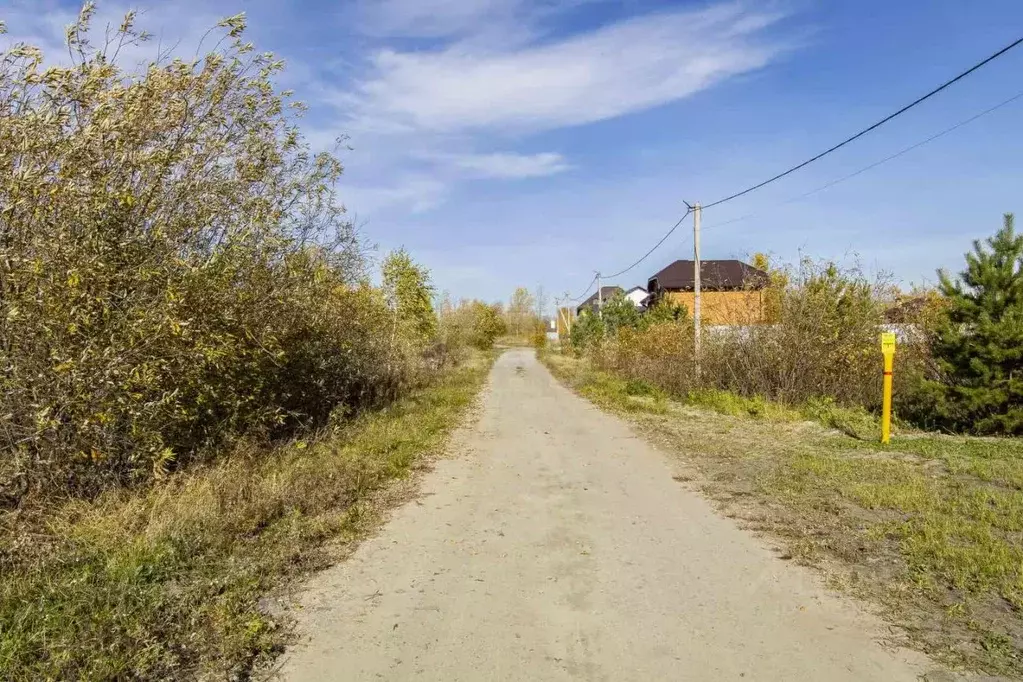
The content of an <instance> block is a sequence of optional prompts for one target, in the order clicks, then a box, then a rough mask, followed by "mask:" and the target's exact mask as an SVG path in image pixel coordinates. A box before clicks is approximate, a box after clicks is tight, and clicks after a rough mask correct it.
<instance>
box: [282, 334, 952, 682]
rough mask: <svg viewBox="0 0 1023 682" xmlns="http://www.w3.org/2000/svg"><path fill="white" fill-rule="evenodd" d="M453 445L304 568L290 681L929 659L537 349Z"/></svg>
mask: <svg viewBox="0 0 1023 682" xmlns="http://www.w3.org/2000/svg"><path fill="white" fill-rule="evenodd" d="M454 445H455V451H454V453H453V455H454V456H453V457H452V458H451V459H448V460H444V461H442V462H440V463H439V464H438V466H437V467H436V469H435V470H434V471H432V472H431V473H429V474H428V475H427V476H426V479H425V480H424V483H423V493H424V495H423V496H422V497H421V498H420V499H419V500H418V501H417V502H413V503H410V504H408V505H406V506H405V507H403V508H401V509H399V510H398V511H396V512H395V514H394V516H393V518H392V519H391V521H390V522H389V523H388V525H387V526H386V527H385V528H384V529H383V530H382V531H381V533H380V534H379V535H378V536H376V537H375V538H373V539H371V540H369V541H367V542H366V543H365V544H364V545H363V546H362V547H361V548H360V549H359V550H358V551H357V552H356V554H355V555H354V556H353V557H352V558H351V559H350V560H349V561H347V562H345V563H343V564H340V565H338V566H336V567H335V568H333V569H331V570H329V571H326V572H325V573H323V574H321V575H320V576H318V577H317V578H316V579H315V580H314V581H313V582H312V583H311V585H310V586H309V589H308V591H307V592H305V593H304V595H303V596H302V608H301V609H300V610H298V611H297V612H296V617H297V618H298V619H299V624H300V633H301V635H302V636H303V638H304V639H305V641H304V642H303V643H302V644H300V645H298V646H296V647H294V648H293V649H291V650H289V652H288V653H287V654H286V657H285V659H284V662H283V667H282V669H281V671H280V673H279V674H280V677H281V678H283V679H286V680H296V681H300V680H317V681H320V680H378V679H384V680H413V679H414V680H438V681H440V680H444V681H454V680H467V681H468V680H473V681H475V680H614V681H619V680H643V681H650V680H714V681H716V680H739V679H742V680H829V681H830V682H836V681H839V680H857V681H862V680H884V681H885V682H893V681H897V680H916V679H918V676H919V675H920V674H921V673H922V672H924V671H925V670H926V669H927V668H928V667H929V666H928V664H927V661H926V660H925V659H923V658H922V657H921V656H919V655H916V654H912V653H909V652H906V651H902V650H896V651H892V650H889V649H886V648H883V647H882V646H881V645H880V644H878V639H879V638H880V637H881V636H882V633H883V632H884V629H883V625H882V624H880V623H879V622H878V621H876V620H875V619H873V618H871V617H868V616H867V615H866V614H865V613H864V612H862V611H861V610H860V609H859V608H858V607H857V606H855V605H853V604H852V603H850V602H848V601H846V600H844V599H840V598H838V597H836V596H834V595H832V594H830V593H829V592H827V591H826V590H825V589H824V588H823V587H822V586H821V584H820V582H819V581H818V579H817V578H816V577H815V576H814V575H813V574H812V573H811V572H809V571H808V570H806V569H803V568H800V567H798V566H794V565H792V564H791V563H787V562H785V561H782V560H780V559H779V558H777V556H776V555H775V554H774V553H773V552H772V551H771V550H770V549H769V548H768V547H767V546H766V545H765V544H764V543H763V542H762V541H760V540H758V539H756V538H754V537H753V536H752V535H750V534H749V533H747V532H746V531H743V530H740V529H739V528H737V527H736V526H735V524H734V523H733V522H732V521H730V520H728V519H725V518H722V517H720V516H718V515H717V514H716V513H715V511H714V510H713V508H712V507H711V506H710V505H709V503H707V502H706V501H705V500H704V499H703V498H702V497H700V496H699V494H697V493H695V492H692V491H690V490H687V489H685V488H684V487H683V486H682V485H680V484H679V483H677V482H676V481H674V480H673V479H672V470H671V465H670V463H669V462H668V461H667V459H666V458H665V457H664V456H663V455H662V454H660V453H658V452H656V451H655V450H653V449H652V448H651V447H650V446H649V445H647V444H646V443H645V442H644V441H642V440H640V439H639V438H637V437H636V436H635V435H634V434H633V433H632V432H631V431H630V430H629V428H628V427H627V426H626V425H624V424H623V423H622V422H620V421H618V420H616V419H615V418H613V417H611V416H608V415H606V414H604V413H601V412H600V411H598V410H597V409H595V408H594V407H592V406H591V405H589V404H588V403H587V402H585V401H583V400H582V399H580V398H578V397H576V396H575V395H573V394H572V393H570V392H569V391H568V390H567V389H565V388H563V387H562V386H560V385H559V384H557V383H556V382H555V380H554V379H553V378H552V377H551V376H550V375H549V374H548V372H547V371H546V369H544V368H543V366H542V365H540V364H539V363H538V362H537V361H536V359H535V358H534V357H533V354H532V352H531V351H525V350H514V351H510V352H508V353H505V355H504V356H502V357H501V358H500V359H499V360H498V362H497V364H496V366H495V368H494V371H493V374H492V376H491V383H490V386H489V387H488V388H487V390H486V393H485V395H484V398H483V414H482V415H481V417H480V419H479V421H478V422H477V423H475V425H474V426H473V427H472V428H470V429H466V430H465V433H463V434H461V435H460V436H459V437H458V438H457V439H456V442H455V444H454ZM942 679H946V678H942Z"/></svg>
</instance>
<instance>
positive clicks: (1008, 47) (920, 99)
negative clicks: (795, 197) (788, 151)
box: [703, 38, 1023, 209]
mask: <svg viewBox="0 0 1023 682" xmlns="http://www.w3.org/2000/svg"><path fill="white" fill-rule="evenodd" d="M1020 43H1023V38H1019V39H1017V40H1015V41H1013V42H1012V43H1010V44H1008V45H1006V46H1005V47H1003V48H1002V49H1000V50H998V51H997V52H995V53H994V54H993V55H991V56H990V57H988V58H986V59H984V60H982V61H980V62H977V63H976V64H974V65H973V66H971V67H970V68H969V69H967V70H966V71H963V72H962V73H960V74H959V75H958V76H956V77H954V78H952V79H950V80H947V81H945V82H944V83H942V84H941V85H939V86H938V87H936V88H934V89H933V90H931V91H930V92H928V93H927V94H926V95H923V96H921V97H918V98H917V99H915V100H913V101H912V102H910V103H909V104H907V105H906V106H904V107H902V108H901V109H899V110H898V111H896V112H895V113H893V114H889V115H888V116H885V117H884V118H882V119H881V120H880V121H878V122H877V123H875V124H873V125H871V126H869V127H867V128H864V129H863V130H861V131H860V132H858V133H856V134H855V135H853V136H851V137H847V138H846V139H845V140H842V141H841V142H839V143H838V144H836V145H834V146H833V147H831V148H829V149H826V150H824V151H823V152H821V153H820V154H817V155H816V156H814V157H811V158H809V159H807V160H806V161H803V162H802V163H800V164H798V165H796V166H793V167H792V168H789V169H788V170H787V171H784V172H782V173H778V174H777V175H775V176H774V177H772V178H768V179H767V180H764V181H763V182H760V183H757V184H756V185H753V186H752V187H748V188H746V189H744V190H742V191H741V192H736V193H735V194H730V195H728V196H727V197H725V198H723V199H718V200H717V201H715V202H712V203H709V204H707V205H706V206H704V207H703V208H704V209H707V208H713V207H714V206H720V205H721V204H723V203H725V202H726V201H731V200H732V199H737V198H739V197H741V196H743V195H745V194H749V193H750V192H753V191H756V190H758V189H760V188H761V187H765V186H766V185H769V184H771V183H772V182H775V181H776V180H780V179H782V178H784V177H785V176H786V175H790V174H792V173H795V172H796V171H797V170H799V169H801V168H805V167H806V166H809V165H810V164H811V163H813V162H814V161H818V160H820V159H822V158H824V157H825V156H827V155H828V154H831V153H832V152H835V151H837V150H839V149H841V148H842V147H844V146H846V145H847V144H849V143H850V142H853V141H854V140H858V139H859V138H861V137H863V136H864V135H866V134H867V133H869V132H871V131H873V130H876V129H877V128H880V127H881V126H882V125H884V124H885V123H888V122H889V121H891V120H892V119H894V118H896V117H898V116H901V115H902V114H904V113H906V112H907V111H909V110H910V109H912V108H913V107H915V106H917V105H918V104H921V103H923V102H925V101H926V100H928V99H930V98H931V97H933V96H935V95H937V94H938V93H939V92H941V91H942V90H944V89H945V88H948V87H949V86H951V85H953V84H954V83H957V82H958V81H960V80H962V79H963V78H966V77H967V76H969V75H970V74H971V73H973V72H974V71H976V70H977V69H980V68H981V67H983V66H985V65H986V64H988V63H990V62H992V61H994V60H995V59H997V58H999V57H1001V56H1002V55H1003V54H1005V53H1006V52H1008V51H1009V50H1011V49H1013V48H1014V47H1016V46H1018V45H1019V44H1020Z"/></svg>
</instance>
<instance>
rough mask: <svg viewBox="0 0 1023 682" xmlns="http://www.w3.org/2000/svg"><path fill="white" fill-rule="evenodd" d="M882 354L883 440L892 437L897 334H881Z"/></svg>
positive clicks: (886, 440) (886, 441) (884, 441)
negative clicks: (893, 382) (893, 379)
mask: <svg viewBox="0 0 1023 682" xmlns="http://www.w3.org/2000/svg"><path fill="white" fill-rule="evenodd" d="M881 354H882V355H884V397H883V399H882V402H881V442H882V443H885V444H887V443H888V441H889V440H891V438H892V367H893V366H894V364H895V334H893V333H891V332H885V333H883V334H881Z"/></svg>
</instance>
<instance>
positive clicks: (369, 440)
mask: <svg viewBox="0 0 1023 682" xmlns="http://www.w3.org/2000/svg"><path fill="white" fill-rule="evenodd" d="M490 359H491V356H483V355H477V356H475V358H474V360H473V361H472V362H471V363H469V364H467V365H464V366H462V367H461V368H459V369H455V370H451V371H449V372H447V373H445V374H444V375H442V378H441V379H440V380H439V381H438V382H437V383H436V384H434V385H432V386H431V387H428V388H425V389H421V390H419V391H416V392H414V393H412V394H411V395H409V396H408V397H406V398H404V399H402V400H400V401H398V402H396V403H394V404H393V405H391V406H389V407H387V408H385V409H383V410H380V411H377V412H372V413H368V414H365V415H364V416H362V417H360V418H358V419H356V420H354V421H353V422H350V423H348V424H346V425H344V426H342V427H338V429H337V430H335V431H334V432H330V433H324V434H322V435H321V436H320V437H318V438H315V439H311V440H310V441H308V442H305V441H299V442H294V443H292V444H291V445H289V446H287V447H282V448H280V449H278V450H277V451H275V452H274V453H272V455H271V456H267V453H265V452H256V451H250V452H246V451H239V452H237V453H235V454H234V455H233V456H231V457H228V458H226V459H225V460H224V461H222V462H220V463H218V464H216V465H213V466H210V467H208V468H205V469H197V470H194V471H191V472H187V473H183V474H180V475H177V476H174V477H171V478H170V479H169V480H167V481H165V482H163V483H160V484H158V485H156V486H155V487H153V488H152V489H150V490H148V491H136V492H129V491H119V492H113V493H109V494H107V495H105V496H103V497H101V498H100V499H98V500H96V501H94V502H84V501H75V502H70V503H68V504H66V505H65V506H63V507H61V508H59V509H56V510H45V511H44V510H39V511H33V510H22V511H21V512H18V513H9V514H6V515H4V516H0V573H2V574H3V576H4V580H3V581H2V583H0V670H3V671H4V673H3V675H2V677H3V678H4V679H7V680H37V679H188V678H192V677H196V676H200V675H201V676H205V677H214V678H225V677H230V678H232V679H240V678H244V677H246V676H247V675H248V671H249V670H251V668H252V666H254V665H255V664H257V663H259V662H260V661H265V660H267V659H268V658H270V657H272V656H274V655H275V653H276V652H278V651H279V649H280V647H281V645H282V642H283V641H284V640H285V638H286V636H287V627H284V626H282V623H279V622H277V621H276V620H275V618H274V617H273V616H271V615H269V614H268V613H267V612H266V611H265V610H264V609H262V608H260V599H261V597H263V596H264V595H266V594H267V593H268V592H270V591H271V590H274V589H276V588H279V587H280V586H281V585H282V584H285V583H287V582H288V581H290V580H293V579H294V578H295V577H297V576H299V575H301V574H303V573H306V572H308V571H310V570H314V569H316V568H318V567H322V566H324V565H326V564H328V563H330V562H331V560H332V559H334V558H336V557H337V556H338V551H339V548H343V547H344V545H345V543H348V544H350V543H351V542H352V541H353V540H355V539H357V538H358V537H359V536H360V535H361V534H363V533H365V532H366V530H367V528H368V526H369V525H370V521H371V520H372V519H373V518H374V508H375V507H374V503H373V502H372V500H373V497H374V495H378V494H379V491H381V490H383V489H385V488H386V487H387V486H388V482H390V481H393V480H395V479H401V478H405V477H407V476H408V475H409V473H410V471H411V470H412V468H413V466H414V464H415V463H416V462H417V460H419V459H420V458H422V457H423V456H424V455H426V454H428V453H432V452H437V451H438V450H439V449H440V448H441V447H442V444H443V442H444V439H445V437H446V436H447V434H448V433H449V432H450V430H451V429H452V427H453V426H454V425H455V424H456V423H457V422H458V421H459V418H460V416H461V414H462V413H463V411H464V410H465V409H466V407H467V406H468V405H469V403H470V402H471V400H472V399H473V396H474V395H475V394H476V392H477V391H478V389H479V388H480V386H481V385H482V383H483V380H484V378H485V376H486V373H487V369H488V367H489V364H490V362H489V360H490ZM251 450H255V449H254V448H251Z"/></svg>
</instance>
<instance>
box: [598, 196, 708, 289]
mask: <svg viewBox="0 0 1023 682" xmlns="http://www.w3.org/2000/svg"><path fill="white" fill-rule="evenodd" d="M692 212H693V209H692V208H689V209H687V210H686V214H685V215H684V216H682V217H681V218H679V219H678V222H677V223H675V224H674V225H672V227H671V229H670V230H668V231H667V232H666V233H665V234H664V236H663V237H661V240H660V241H659V242H657V243H656V244H654V246H653V248H652V249H650V250H649V251H647V252H646V253H644V254H643V255H642V256H641V257H640V259H639V260H637V261H636V262H635V263H633V264H632V265H630V266H629V267H627V268H625V269H624V270H619V271H618V272H616V273H614V274H613V275H601V277H606V278H607V279H614V278H615V277H620V276H622V275H624V274H625V273H626V272H628V271H629V270H631V269H633V268H634V267H636V266H637V265H639V264H640V263H642V262H643V261H645V260H646V259H647V258H648V257H649V256H650V254H652V253H653V252H654V251H656V250H657V249H658V247H660V245H661V244H663V243H664V242H665V240H667V239H668V237H670V236H671V235H672V234H674V232H675V230H677V229H678V226H679V225H681V224H682V221H684V220H685V219H686V218H688V217H689V214H690V213H692Z"/></svg>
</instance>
